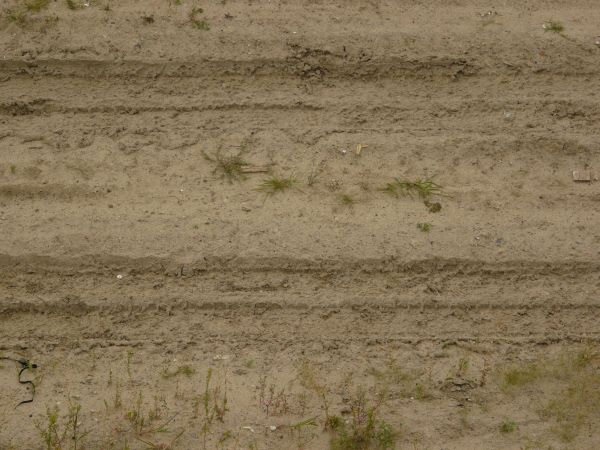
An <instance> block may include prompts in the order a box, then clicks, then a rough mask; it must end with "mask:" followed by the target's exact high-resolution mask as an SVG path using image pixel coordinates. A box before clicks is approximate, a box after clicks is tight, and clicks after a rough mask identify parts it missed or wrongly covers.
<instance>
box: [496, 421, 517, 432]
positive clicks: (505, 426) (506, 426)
mask: <svg viewBox="0 0 600 450" xmlns="http://www.w3.org/2000/svg"><path fill="white" fill-rule="evenodd" d="M516 429H517V424H516V423H515V422H514V421H513V420H510V419H505V420H503V421H502V423H501V424H500V432H501V433H512V432H513V431H515V430H516Z"/></svg>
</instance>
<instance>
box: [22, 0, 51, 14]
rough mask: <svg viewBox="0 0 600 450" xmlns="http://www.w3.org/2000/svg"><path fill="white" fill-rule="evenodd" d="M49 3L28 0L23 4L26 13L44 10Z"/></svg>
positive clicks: (47, 1) (42, 0)
mask: <svg viewBox="0 0 600 450" xmlns="http://www.w3.org/2000/svg"><path fill="white" fill-rule="evenodd" d="M49 3H50V0H29V1H28V2H26V3H25V7H26V8H27V10H28V11H31V12H39V11H41V10H42V9H44V8H46V7H47V6H48V4H49Z"/></svg>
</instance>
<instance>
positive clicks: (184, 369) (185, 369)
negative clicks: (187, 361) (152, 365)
mask: <svg viewBox="0 0 600 450" xmlns="http://www.w3.org/2000/svg"><path fill="white" fill-rule="evenodd" d="M195 373H196V369H194V368H193V367H190V366H188V365H184V366H179V367H178V368H177V369H175V370H173V371H169V369H168V368H167V367H165V369H164V370H163V371H162V373H161V375H162V377H163V378H165V379H169V378H173V377H176V376H179V375H185V376H186V377H191V376H192V375H194V374H195Z"/></svg>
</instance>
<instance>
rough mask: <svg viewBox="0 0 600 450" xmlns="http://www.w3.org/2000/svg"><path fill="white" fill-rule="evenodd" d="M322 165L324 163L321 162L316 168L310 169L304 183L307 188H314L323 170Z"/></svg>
mask: <svg viewBox="0 0 600 450" xmlns="http://www.w3.org/2000/svg"><path fill="white" fill-rule="evenodd" d="M324 163H325V161H321V162H320V163H319V164H318V165H317V166H313V167H312V168H311V169H310V173H309V174H308V179H307V181H306V184H307V185H308V186H314V185H315V184H316V182H317V179H318V178H319V176H320V175H321V174H322V173H323V171H324V170H325V168H324Z"/></svg>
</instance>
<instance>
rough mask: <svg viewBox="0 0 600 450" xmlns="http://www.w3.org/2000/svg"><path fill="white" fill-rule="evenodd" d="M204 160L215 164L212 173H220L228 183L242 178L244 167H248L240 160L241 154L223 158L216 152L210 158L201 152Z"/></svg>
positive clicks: (242, 159)
mask: <svg viewBox="0 0 600 450" xmlns="http://www.w3.org/2000/svg"><path fill="white" fill-rule="evenodd" d="M202 155H203V156H204V159H206V160H207V161H210V162H212V163H214V164H215V170H214V171H213V172H215V171H216V172H221V174H222V175H223V177H225V178H226V179H227V180H228V181H229V182H233V181H236V180H241V179H243V178H244V167H246V166H248V162H246V161H245V160H244V158H242V152H241V151H240V152H239V153H237V154H235V155H231V156H223V155H221V152H220V151H219V150H218V151H217V152H216V153H215V155H214V156H210V155H208V154H207V153H205V152H202Z"/></svg>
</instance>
